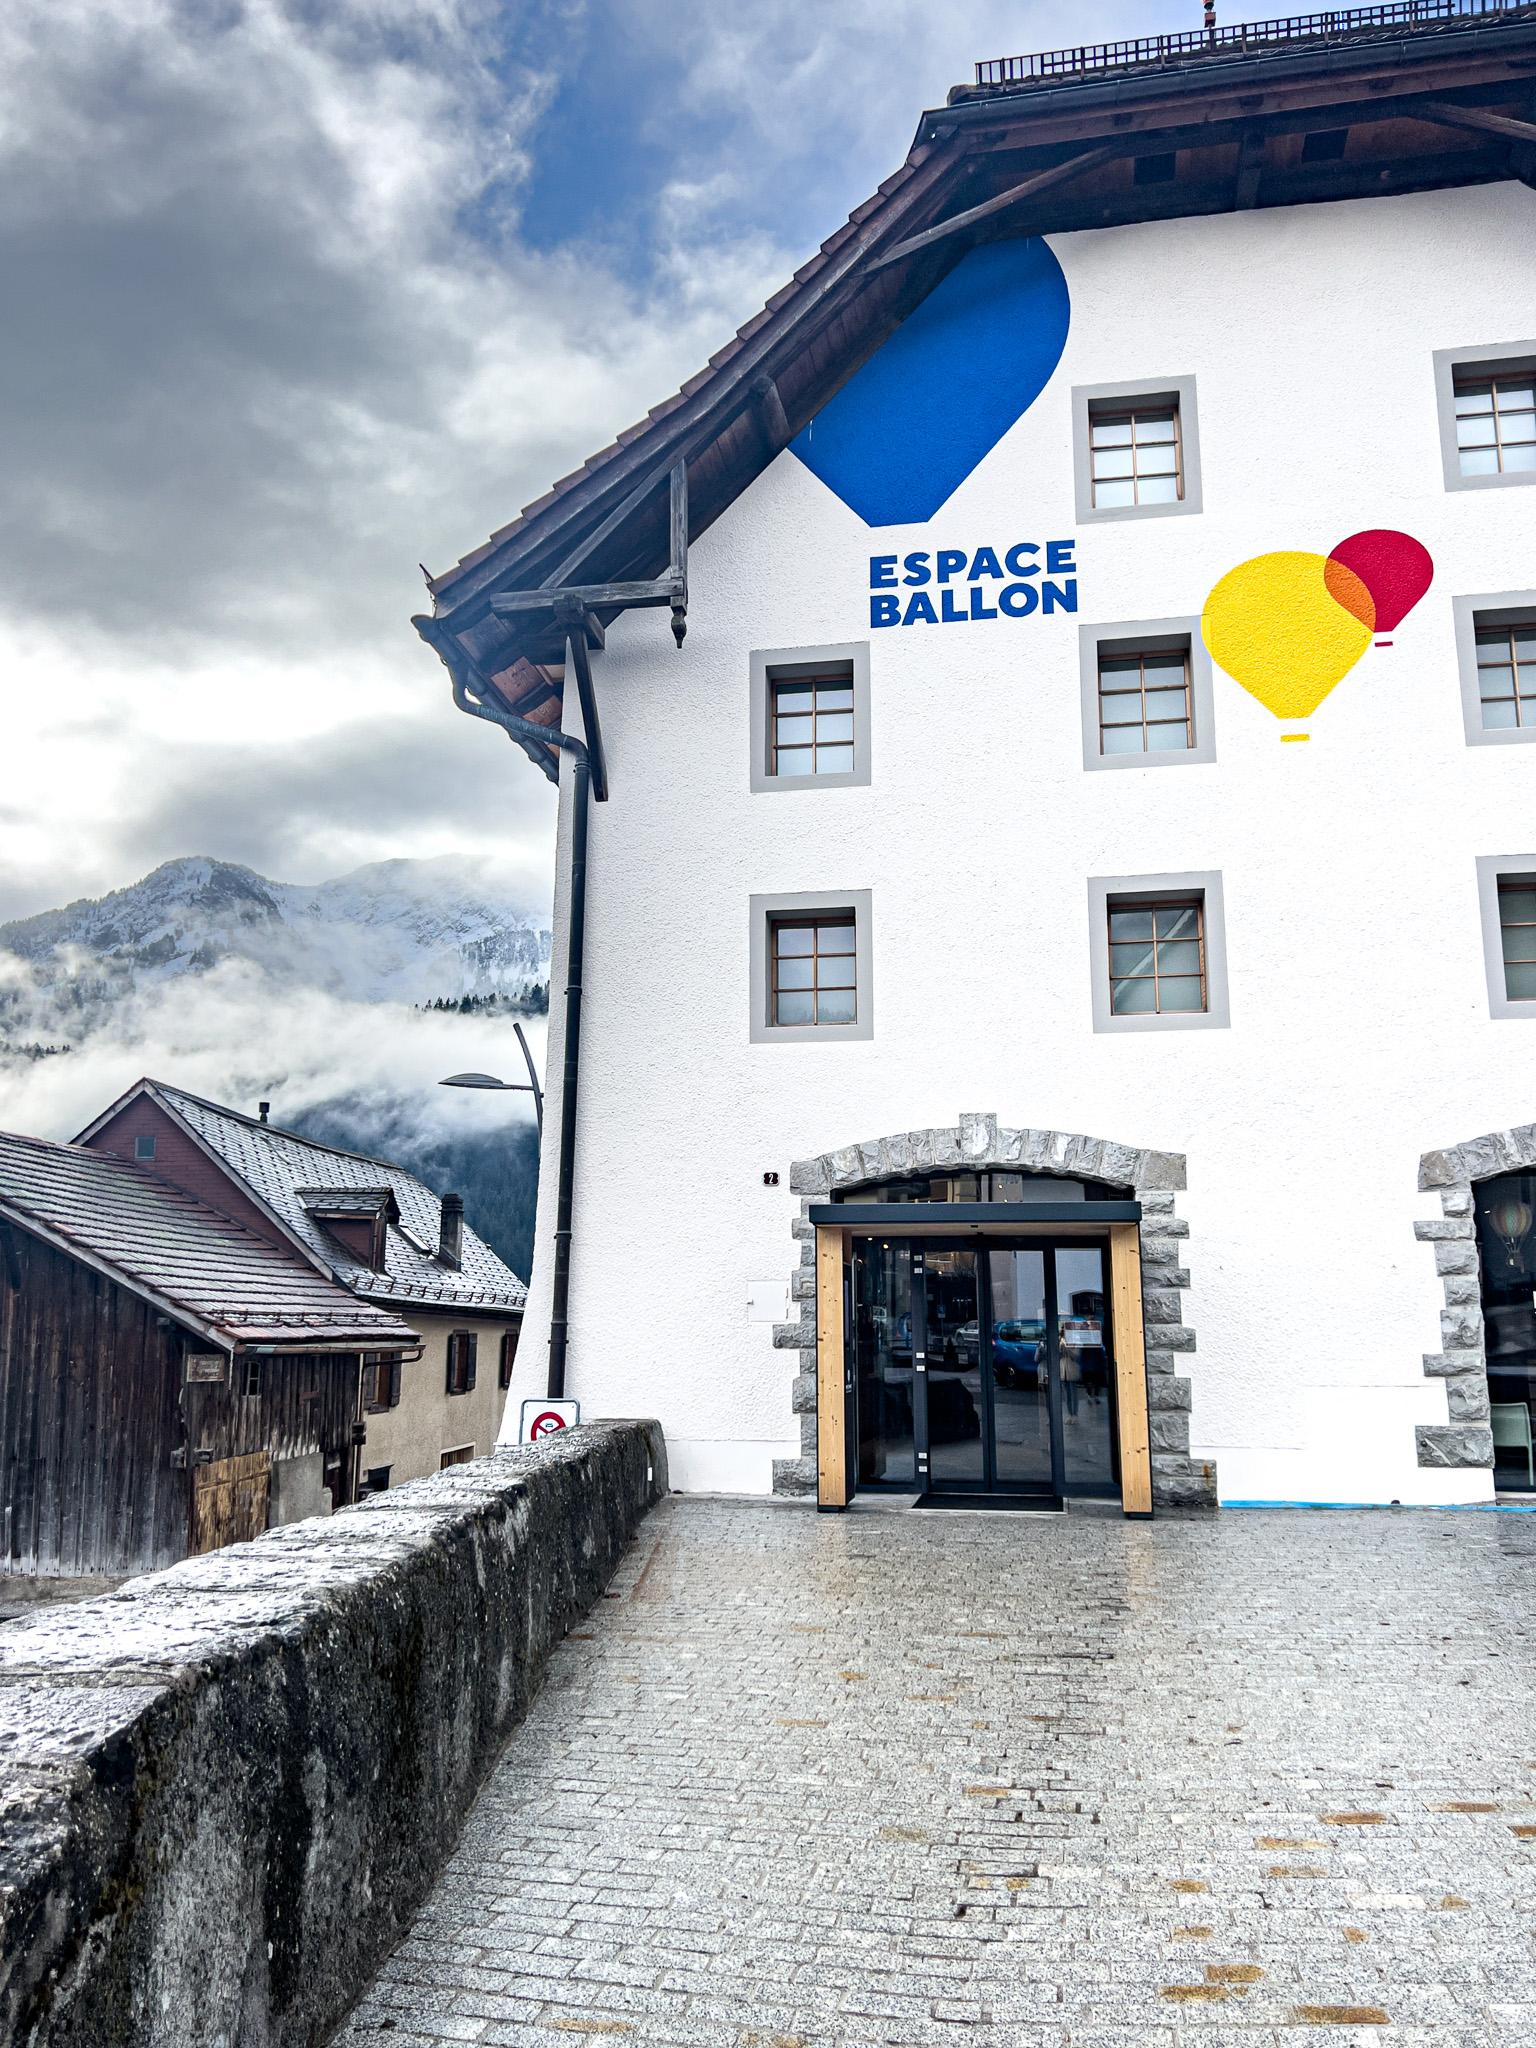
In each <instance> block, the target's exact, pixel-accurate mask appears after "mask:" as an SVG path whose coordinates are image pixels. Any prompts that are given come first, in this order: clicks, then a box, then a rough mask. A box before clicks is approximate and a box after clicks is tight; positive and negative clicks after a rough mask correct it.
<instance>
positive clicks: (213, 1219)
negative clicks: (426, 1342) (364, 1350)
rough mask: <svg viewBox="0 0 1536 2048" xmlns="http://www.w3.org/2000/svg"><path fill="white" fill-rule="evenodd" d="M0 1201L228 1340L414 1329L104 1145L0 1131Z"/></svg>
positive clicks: (391, 1336) (385, 1334)
mask: <svg viewBox="0 0 1536 2048" xmlns="http://www.w3.org/2000/svg"><path fill="white" fill-rule="evenodd" d="M0 1208H3V1209H4V1210H5V1211H7V1212H8V1213H9V1214H10V1215H11V1216H13V1217H14V1218H15V1219H16V1220H17V1222H18V1223H19V1224H20V1225H21V1226H22V1227H23V1228H25V1227H26V1226H27V1225H28V1223H29V1222H30V1223H33V1224H35V1225H36V1226H37V1227H38V1228H39V1229H40V1230H42V1231H44V1232H46V1233H47V1234H48V1235H49V1236H51V1237H53V1238H54V1239H55V1240H57V1241H59V1242H61V1243H64V1244H66V1245H68V1246H69V1247H71V1248H72V1249H78V1251H79V1252H80V1253H81V1254H82V1255H84V1256H86V1257H88V1258H89V1259H91V1260H92V1261H93V1262H94V1263H98V1264H100V1265H102V1266H104V1267H105V1268H106V1269H107V1270H108V1271H109V1272H111V1273H112V1274H114V1275H115V1276H117V1277H120V1278H121V1279H122V1280H123V1281H124V1282H125V1283H126V1284H127V1285H128V1286H130V1287H134V1288H137V1289H138V1290H140V1291H143V1292H148V1293H150V1294H152V1295H154V1296H156V1297H157V1298H158V1299H159V1300H161V1301H163V1302H166V1303H168V1304H169V1305H170V1306H171V1307H172V1308H173V1309H177V1310H180V1311H181V1312H182V1313H183V1314H184V1315H186V1316H187V1317H188V1319H189V1320H190V1321H191V1322H193V1323H194V1324H195V1325H197V1326H198V1327H199V1328H200V1329H203V1330H207V1331H211V1332H212V1333H213V1334H214V1335H215V1336H217V1337H219V1338H222V1339H223V1340H224V1341H225V1342H227V1343H230V1344H231V1345H233V1344H237V1343H245V1344H258V1343H261V1344H268V1343H278V1344H280V1343H282V1342H283V1341H284V1340H285V1339H287V1340H290V1341H293V1342H304V1343H312V1342H313V1340H314V1339H315V1338H316V1337H317V1336H325V1337H331V1338H333V1339H334V1341H335V1343H336V1345H337V1348H338V1349H342V1350H352V1349H355V1348H356V1347H357V1346H359V1345H364V1344H372V1345H377V1346H381V1347H382V1346H386V1345H391V1344H409V1343H414V1342H415V1341H416V1340H415V1333H414V1332H413V1331H412V1330H411V1329H410V1327H409V1326H408V1325H407V1324H406V1323H404V1322H402V1321H401V1320H400V1319H399V1317H398V1316H396V1315H390V1314H387V1313H386V1312H385V1311H384V1310H382V1309H378V1308H375V1307H372V1306H371V1305H370V1304H369V1303H368V1302H366V1301H360V1300H358V1299H356V1298H355V1296H354V1295H353V1294H351V1293H350V1292H349V1291H348V1290H347V1289H346V1288H345V1287H343V1286H339V1285H338V1284H337V1283H336V1282H335V1281H334V1280H328V1279H327V1278H326V1277H325V1275H324V1274H323V1273H317V1272H316V1271H315V1270H314V1268H313V1267H312V1266H310V1265H308V1264H307V1263H306V1262H305V1261H304V1260H303V1259H302V1258H300V1257H299V1256H298V1254H297V1253H296V1252H292V1251H289V1250H287V1249H286V1248H285V1247H283V1246H281V1245H275V1244H272V1243H269V1242H268V1240H267V1239H266V1238H263V1237H258V1236H257V1235H256V1233H255V1232H254V1231H252V1230H247V1229H246V1228H245V1227H244V1225H242V1224H239V1223H235V1222H232V1221H231V1220H230V1219H229V1218H228V1217H226V1216H221V1215H220V1214H219V1213H218V1211H217V1210H215V1209H212V1208H210V1207H208V1205H207V1204H206V1203H204V1202H200V1201H198V1200H197V1198H196V1197H195V1196H193V1195H188V1194H184V1193H183V1192H182V1190H181V1189H180V1188H177V1187H173V1186H172V1185H171V1184H170V1182H169V1181H163V1180H161V1179H160V1178H159V1176H158V1175H157V1174H155V1173H154V1172H153V1171H151V1170H150V1169H149V1168H147V1167H144V1166H141V1165H136V1164H133V1163H131V1162H130V1161H128V1160H126V1159H119V1158H117V1157H116V1156H115V1155H114V1154H112V1153H110V1152H93V1151H91V1150H90V1149H89V1148H88V1147H87V1146H84V1145H52V1144H49V1143H48V1142H47V1141H46V1140H44V1139H42V1138H25V1137H19V1136H16V1135H14V1134H13V1133H11V1132H8V1131H6V1132H0Z"/></svg>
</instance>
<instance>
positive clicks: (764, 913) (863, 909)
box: [748, 889, 875, 1045]
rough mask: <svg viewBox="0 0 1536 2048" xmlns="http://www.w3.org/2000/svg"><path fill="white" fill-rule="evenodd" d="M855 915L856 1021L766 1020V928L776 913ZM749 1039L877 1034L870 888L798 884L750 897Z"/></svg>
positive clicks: (819, 1041) (825, 1039)
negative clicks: (781, 892) (787, 889)
mask: <svg viewBox="0 0 1536 2048" xmlns="http://www.w3.org/2000/svg"><path fill="white" fill-rule="evenodd" d="M821 910H832V911H840V912H842V913H843V914H844V915H847V914H849V913H850V912H851V913H852V916H853V957H854V968H853V985H854V1011H855V1015H854V1021H853V1022H852V1023H851V1024H774V1023H771V1022H770V1021H769V1007H768V1000H769V991H770V988H771V987H772V979H771V976H770V973H769V949H768V933H769V927H770V926H771V924H772V922H773V920H774V919H775V918H778V917H805V916H808V915H814V914H815V913H816V912H817V911H821ZM750 915H751V920H752V932H751V972H750V982H751V1001H752V1016H751V1032H750V1037H749V1041H748V1042H749V1043H750V1044H752V1045H837V1044H841V1043H847V1042H850V1041H853V1040H855V1039H863V1038H873V1037H874V1035H875V1002H874V978H873V975H872V973H871V967H870V962H871V959H872V954H873V947H872V940H873V931H874V894H873V891H872V890H869V889H797V890H793V891H791V892H789V893H788V894H784V895H777V896H753V897H752V898H751V899H750Z"/></svg>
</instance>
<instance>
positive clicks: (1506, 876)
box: [1477, 853, 1536, 1024]
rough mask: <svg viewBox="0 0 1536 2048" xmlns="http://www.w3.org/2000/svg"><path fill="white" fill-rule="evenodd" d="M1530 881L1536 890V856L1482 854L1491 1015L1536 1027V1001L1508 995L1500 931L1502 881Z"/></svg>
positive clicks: (1480, 886)
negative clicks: (1500, 888) (1500, 889)
mask: <svg viewBox="0 0 1536 2048" xmlns="http://www.w3.org/2000/svg"><path fill="white" fill-rule="evenodd" d="M1527 879H1529V881H1530V883H1531V886H1532V888H1536V853H1480V854H1479V855H1478V857H1477V912H1478V922H1479V923H1480V925H1481V927H1482V933H1483V969H1484V972H1485V974H1486V976H1487V980H1488V1015H1489V1016H1490V1017H1491V1018H1492V1019H1493V1020H1494V1022H1495V1023H1498V1024H1503V1023H1517V1024H1536V999H1532V1000H1530V1001H1526V1002H1521V1001H1517V1000H1516V999H1515V998H1514V997H1512V996H1509V995H1506V994H1505V982H1504V940H1503V937H1502V934H1501V932H1500V928H1499V883H1500V881H1501V880H1502V881H1517V880H1518V881H1525V880H1527Z"/></svg>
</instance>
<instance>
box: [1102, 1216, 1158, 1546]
mask: <svg viewBox="0 0 1536 2048" xmlns="http://www.w3.org/2000/svg"><path fill="white" fill-rule="evenodd" d="M1109 1279H1110V1294H1111V1298H1112V1302H1113V1309H1114V1337H1115V1395H1116V1406H1117V1409H1118V1413H1119V1424H1120V1504H1121V1506H1122V1507H1123V1509H1124V1510H1125V1512H1126V1514H1128V1515H1150V1514H1151V1512H1152V1451H1151V1429H1150V1427H1149V1424H1148V1420H1147V1355H1146V1350H1145V1346H1144V1338H1143V1334H1142V1326H1141V1232H1140V1229H1139V1227H1138V1226H1137V1225H1136V1224H1134V1223H1112V1224H1111V1225H1110V1226H1109Z"/></svg>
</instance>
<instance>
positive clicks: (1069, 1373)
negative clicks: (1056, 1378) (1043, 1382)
mask: <svg viewBox="0 0 1536 2048" xmlns="http://www.w3.org/2000/svg"><path fill="white" fill-rule="evenodd" d="M1082 1376H1083V1368H1082V1361H1081V1360H1080V1358H1079V1356H1078V1350H1077V1346H1076V1345H1075V1344H1064V1345H1063V1346H1062V1351H1061V1396H1062V1399H1063V1401H1064V1402H1065V1403H1066V1409H1067V1413H1068V1414H1069V1415H1075V1414H1076V1413H1077V1386H1078V1381H1079V1380H1081V1378H1082Z"/></svg>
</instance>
